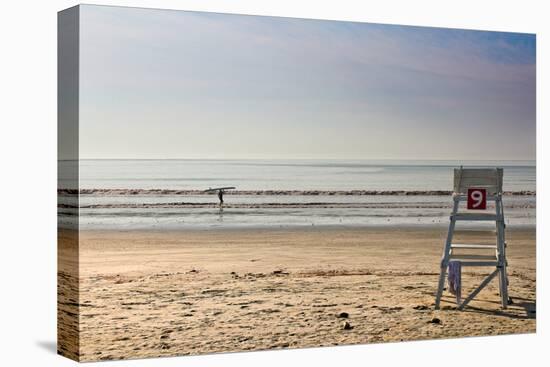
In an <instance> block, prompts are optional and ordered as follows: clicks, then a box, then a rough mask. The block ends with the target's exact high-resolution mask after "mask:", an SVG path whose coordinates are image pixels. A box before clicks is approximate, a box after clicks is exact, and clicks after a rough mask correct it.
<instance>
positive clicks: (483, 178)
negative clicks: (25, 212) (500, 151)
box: [435, 167, 509, 310]
mask: <svg viewBox="0 0 550 367" xmlns="http://www.w3.org/2000/svg"><path fill="white" fill-rule="evenodd" d="M502 175H503V170H502V168H462V167H460V168H458V169H455V170H454V190H453V211H452V213H451V217H450V223H449V232H448V234H447V240H446V242H445V247H444V250H443V256H442V259H441V273H440V276H439V284H438V287H437V294H436V298H435V308H436V309H439V304H440V301H441V295H442V293H443V287H444V284H445V277H446V275H447V268H448V266H449V262H451V261H457V262H459V265H460V267H461V266H476V267H494V268H495V270H494V271H493V272H491V273H490V274H489V275H488V276H487V278H485V280H483V282H481V284H480V285H479V286H478V287H477V288H476V289H475V290H474V291H473V292H472V293H471V294H470V295H469V296H467V297H466V298H465V299H464V301H463V302H460V297H457V306H458V309H459V310H461V309H463V308H464V307H465V306H466V305H467V304H468V303H469V302H470V301H471V300H472V299H473V298H474V297H475V296H476V295H477V294H478V293H479V292H480V291H481V290H482V289H483V288H484V287H485V286H487V284H489V282H491V280H492V279H493V278H495V277H496V276H497V275H498V277H499V278H498V279H499V292H500V297H501V301H502V308H506V307H507V306H508V302H509V299H508V277H507V274H506V266H507V262H506V242H505V238H504V231H505V224H504V210H503V205H502ZM487 201H494V203H495V205H494V206H495V211H494V213H493V212H488V211H487V210H486V209H487V206H486V203H487ZM461 202H463V203H464V202H466V203H467V210H459V208H460V203H461ZM477 210H482V211H477ZM458 221H494V222H495V224H496V243H495V244H494V245H493V244H465V243H453V235H454V231H455V226H456V222H458ZM459 249H460V250H459ZM464 252H466V253H464Z"/></svg>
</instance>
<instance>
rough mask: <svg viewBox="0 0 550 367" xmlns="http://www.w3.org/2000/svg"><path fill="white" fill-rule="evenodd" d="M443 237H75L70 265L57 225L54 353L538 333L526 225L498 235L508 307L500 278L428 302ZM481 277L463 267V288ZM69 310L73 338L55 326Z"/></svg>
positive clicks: (361, 233) (342, 231)
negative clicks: (471, 295)
mask: <svg viewBox="0 0 550 367" xmlns="http://www.w3.org/2000/svg"><path fill="white" fill-rule="evenodd" d="M445 235H446V229H445V228H437V229H428V228H420V229H405V228H402V229H399V228H394V227H389V228H318V227H311V228H303V229H296V228H294V229H281V230H279V229H228V230H214V231H200V230H196V231H169V232H168V231H158V232H155V231H128V232H123V231H83V232H80V234H79V253H80V258H79V268H78V273H76V272H71V271H70V269H71V264H69V263H68V261H69V260H72V261H74V253H75V248H74V246H75V243H76V242H75V241H74V240H73V241H71V240H70V238H71V236H74V234H67V233H63V231H61V232H60V237H59V252H60V257H59V258H60V263H59V284H58V291H59V293H60V298H59V313H60V316H61V317H60V328H61V330H62V332H61V333H60V335H61V337H60V340H59V345H58V349H59V350H60V353H62V354H65V355H69V356H71V355H72V356H73V357H75V356H76V357H77V358H78V359H80V360H82V361H92V360H101V359H127V358H141V357H156V356H171V355H184V354H199V353H215V352H229V351H243V350H261V349H273V348H302V347H318V346H330V345H342V344H357V343H360V344H363V343H379V342H389V341H407V340H419V339H434V338H451V337H464V336H477V335H497V334H512V333H530V332H535V328H536V320H535V315H536V312H535V263H536V261H535V231H534V230H528V229H525V230H508V231H507V240H508V253H507V255H508V262H509V280H510V286H509V293H510V296H511V297H512V299H513V304H512V305H511V306H509V308H508V309H507V310H501V307H500V301H499V296H498V293H497V287H498V282H497V281H496V280H493V281H492V283H491V284H490V285H489V287H488V288H486V289H485V290H483V291H482V292H481V293H480V294H479V295H478V297H477V299H476V300H475V301H473V302H472V303H471V304H470V306H471V307H467V309H466V310H464V311H462V312H461V311H456V310H455V309H454V307H455V303H454V298H453V297H452V296H451V295H450V294H449V293H448V292H445V293H444V298H443V301H442V309H441V310H439V311H435V310H434V307H433V304H434V294H435V290H436V286H437V279H438V274H439V261H440V257H441V252H442V246H443V242H444V239H445ZM479 235H480V233H477V232H467V233H465V234H463V235H462V239H463V240H465V241H467V240H469V241H470V242H471V241H474V242H475V240H473V238H477V237H479ZM469 237H471V238H469ZM493 238H494V237H493ZM72 265H73V268H74V263H73V264H72ZM489 272H490V269H489V268H473V269H472V268H468V269H464V270H463V283H464V289H463V294H466V293H467V292H468V291H469V290H471V289H473V288H474V287H475V286H477V285H478V284H479V283H480V282H481V280H482V279H483V275H484V274H488V273H489ZM75 288H79V290H80V293H79V294H76V293H75ZM78 312H80V319H79V320H80V323H79V325H78V328H79V329H80V340H79V341H76V342H75V340H74V337H75V336H74V333H70V332H67V333H65V332H63V330H70V329H71V327H74V325H67V324H65V323H70V322H72V321H71V320H73V321H74V318H71V315H74V314H76V313H78ZM64 320H65V321H64ZM438 320H439V322H438ZM346 322H347V324H345V323H346ZM345 325H347V326H345ZM75 348H76V350H75ZM78 349H79V350H78ZM71 353H72V354H71Z"/></svg>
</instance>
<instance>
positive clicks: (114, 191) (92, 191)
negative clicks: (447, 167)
mask: <svg viewBox="0 0 550 367" xmlns="http://www.w3.org/2000/svg"><path fill="white" fill-rule="evenodd" d="M452 193H453V191H452V190H361V189H358V190H227V191H224V195H229V196H232V195H250V196H254V195H264V196H324V195H326V196H450V195H452ZM57 194H58V195H61V196H72V195H77V194H79V195H97V196H102V195H104V196H109V195H121V196H125V195H131V196H135V195H138V196H139V195H144V196H147V195H205V196H215V195H217V193H216V192H211V191H205V190H194V189H185V190H181V189H121V188H86V189H84V188H81V189H57ZM503 194H504V195H505V196H536V191H534V190H514V191H510V190H507V191H504V193H503Z"/></svg>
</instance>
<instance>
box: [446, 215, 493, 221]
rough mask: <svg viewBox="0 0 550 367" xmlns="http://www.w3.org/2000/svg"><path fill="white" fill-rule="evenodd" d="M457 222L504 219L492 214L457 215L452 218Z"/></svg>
mask: <svg viewBox="0 0 550 367" xmlns="http://www.w3.org/2000/svg"><path fill="white" fill-rule="evenodd" d="M452 217H453V218H454V219H455V220H475V221H478V220H479V221H481V220H491V221H496V220H502V217H501V216H499V215H496V214H490V213H456V214H455V215H454V216H452Z"/></svg>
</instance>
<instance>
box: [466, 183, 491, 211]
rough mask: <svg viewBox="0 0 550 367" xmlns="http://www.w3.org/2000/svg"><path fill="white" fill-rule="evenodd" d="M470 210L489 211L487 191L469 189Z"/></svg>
mask: <svg viewBox="0 0 550 367" xmlns="http://www.w3.org/2000/svg"><path fill="white" fill-rule="evenodd" d="M468 209H473V210H485V209H487V190H485V189H476V188H470V189H468Z"/></svg>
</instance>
